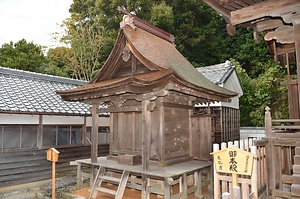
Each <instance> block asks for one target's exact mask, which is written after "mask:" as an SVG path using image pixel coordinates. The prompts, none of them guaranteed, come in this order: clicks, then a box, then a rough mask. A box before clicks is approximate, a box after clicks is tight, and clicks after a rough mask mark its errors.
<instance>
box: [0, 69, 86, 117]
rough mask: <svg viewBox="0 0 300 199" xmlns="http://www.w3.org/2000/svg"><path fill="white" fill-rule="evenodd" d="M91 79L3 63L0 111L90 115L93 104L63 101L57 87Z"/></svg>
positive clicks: (0, 83)
mask: <svg viewBox="0 0 300 199" xmlns="http://www.w3.org/2000/svg"><path fill="white" fill-rule="evenodd" d="M86 83H87V82H85V81H79V80H74V79H69V78H62V77H56V76H51V75H44V74H39V73H32V72H27V71H21V70H15V69H9V68H3V67H0V111H1V112H9V113H27V114H53V115H90V112H89V105H87V104H84V103H80V102H67V101H63V100H62V99H61V98H60V96H59V95H57V94H56V90H65V89H71V88H74V87H77V86H80V85H84V84H86Z"/></svg>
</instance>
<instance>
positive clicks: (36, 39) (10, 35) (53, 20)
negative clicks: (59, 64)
mask: <svg viewBox="0 0 300 199" xmlns="http://www.w3.org/2000/svg"><path fill="white" fill-rule="evenodd" d="M72 2H73V0H0V47H1V46H2V45H3V44H4V43H9V42H10V41H13V42H14V43H15V42H17V41H19V40H21V39H23V38H24V39H25V40H26V41H27V42H33V43H34V44H37V45H42V46H47V47H48V48H49V47H50V48H51V47H55V46H57V45H59V44H57V43H55V42H54V41H53V39H52V38H53V36H52V33H54V32H57V31H60V30H61V29H60V28H59V24H61V22H62V21H63V20H64V19H66V18H68V17H70V13H69V8H70V5H71V4H72Z"/></svg>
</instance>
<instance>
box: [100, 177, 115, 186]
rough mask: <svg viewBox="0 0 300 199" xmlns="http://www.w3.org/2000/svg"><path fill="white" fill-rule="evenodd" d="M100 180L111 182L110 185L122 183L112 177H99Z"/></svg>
mask: <svg viewBox="0 0 300 199" xmlns="http://www.w3.org/2000/svg"><path fill="white" fill-rule="evenodd" d="M99 178H100V179H102V180H103V181H105V182H109V183H112V184H115V183H117V184H119V183H120V178H115V177H112V176H99Z"/></svg>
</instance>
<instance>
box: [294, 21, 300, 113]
mask: <svg viewBox="0 0 300 199" xmlns="http://www.w3.org/2000/svg"><path fill="white" fill-rule="evenodd" d="M293 25H294V35H295V51H296V63H297V81H298V98H299V99H300V20H299V19H298V20H294V21H293ZM299 107H300V100H299Z"/></svg>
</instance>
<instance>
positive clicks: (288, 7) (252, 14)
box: [230, 0, 300, 25]
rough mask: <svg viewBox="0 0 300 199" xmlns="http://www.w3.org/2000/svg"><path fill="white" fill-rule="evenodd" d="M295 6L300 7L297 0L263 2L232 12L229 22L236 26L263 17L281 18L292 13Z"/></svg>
mask: <svg viewBox="0 0 300 199" xmlns="http://www.w3.org/2000/svg"><path fill="white" fill-rule="evenodd" d="M297 6H300V2H299V0H281V1H275V0H269V1H264V2H261V3H257V4H254V5H252V6H248V7H244V8H242V9H239V10H236V11H232V12H231V16H230V21H231V24H232V25H237V24H242V23H245V22H249V21H253V20H256V19H260V18H263V17H281V16H282V15H284V14H286V13H288V12H289V11H290V12H291V13H292V12H294V11H295V7H297Z"/></svg>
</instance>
